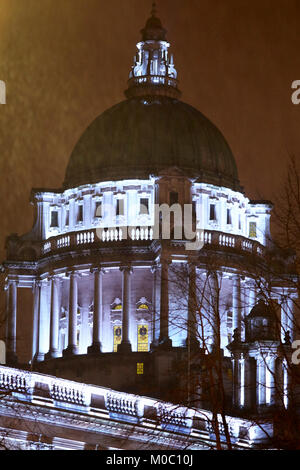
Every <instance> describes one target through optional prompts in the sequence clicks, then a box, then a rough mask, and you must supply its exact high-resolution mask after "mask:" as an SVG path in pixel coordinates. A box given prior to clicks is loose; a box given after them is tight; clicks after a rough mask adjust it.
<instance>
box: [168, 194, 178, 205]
mask: <svg viewBox="0 0 300 470" xmlns="http://www.w3.org/2000/svg"><path fill="white" fill-rule="evenodd" d="M173 204H178V193H176V192H175V191H171V192H170V206H173Z"/></svg>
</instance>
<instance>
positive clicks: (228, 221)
mask: <svg viewBox="0 0 300 470" xmlns="http://www.w3.org/2000/svg"><path fill="white" fill-rule="evenodd" d="M227 225H232V217H231V209H227Z"/></svg>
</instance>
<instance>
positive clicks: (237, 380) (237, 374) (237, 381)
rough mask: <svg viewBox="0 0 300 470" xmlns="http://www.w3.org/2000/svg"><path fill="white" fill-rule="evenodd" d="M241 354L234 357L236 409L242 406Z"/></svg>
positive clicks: (233, 371) (234, 404)
mask: <svg viewBox="0 0 300 470" xmlns="http://www.w3.org/2000/svg"><path fill="white" fill-rule="evenodd" d="M239 362H240V353H238V352H235V353H234V354H233V357H232V403H233V406H234V407H235V408H239V406H240V391H241V390H240V385H241V384H240V363H239Z"/></svg>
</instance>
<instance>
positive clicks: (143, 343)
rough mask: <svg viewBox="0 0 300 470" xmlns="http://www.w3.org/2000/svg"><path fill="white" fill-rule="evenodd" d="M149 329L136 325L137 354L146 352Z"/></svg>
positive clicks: (146, 326)
mask: <svg viewBox="0 0 300 470" xmlns="http://www.w3.org/2000/svg"><path fill="white" fill-rule="evenodd" d="M148 341H149V327H148V325H138V352H148V350H149V347H148Z"/></svg>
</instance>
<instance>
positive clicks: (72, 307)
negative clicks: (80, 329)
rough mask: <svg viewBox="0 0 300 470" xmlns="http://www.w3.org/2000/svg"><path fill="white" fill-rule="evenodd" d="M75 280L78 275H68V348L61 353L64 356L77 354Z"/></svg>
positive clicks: (76, 294)
mask: <svg viewBox="0 0 300 470" xmlns="http://www.w3.org/2000/svg"><path fill="white" fill-rule="evenodd" d="M77 279H78V273H76V272H72V273H71V274H70V296H69V329H68V331H69V333H68V347H67V349H65V350H64V352H63V355H64V356H72V355H75V354H77V309H78V290H77Z"/></svg>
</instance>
